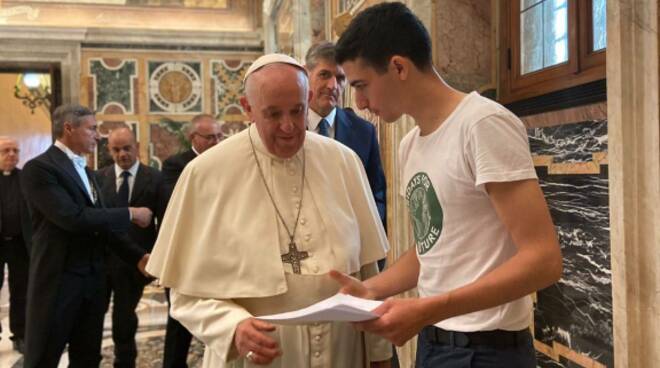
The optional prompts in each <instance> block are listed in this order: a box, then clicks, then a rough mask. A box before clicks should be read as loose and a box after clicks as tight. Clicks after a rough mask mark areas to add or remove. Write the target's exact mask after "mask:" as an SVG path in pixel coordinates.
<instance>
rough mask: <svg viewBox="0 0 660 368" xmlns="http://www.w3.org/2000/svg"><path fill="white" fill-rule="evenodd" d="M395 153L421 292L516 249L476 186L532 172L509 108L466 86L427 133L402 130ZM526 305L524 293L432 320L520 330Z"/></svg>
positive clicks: (491, 264)
mask: <svg viewBox="0 0 660 368" xmlns="http://www.w3.org/2000/svg"><path fill="white" fill-rule="evenodd" d="M399 160H400V161H399V162H401V167H402V176H401V178H402V188H401V194H402V195H403V196H404V197H405V198H406V202H407V203H408V209H409V211H410V215H411V216H410V217H411V222H412V225H413V230H414V238H415V242H416V246H417V257H418V259H419V263H420V274H419V280H418V285H417V286H418V289H419V293H420V295H421V296H422V297H428V296H434V295H439V294H443V293H446V292H448V291H450V290H453V289H456V288H459V287H461V286H464V285H466V284H469V283H471V282H473V281H475V280H477V279H479V278H480V277H482V276H483V275H485V274H487V273H488V272H490V271H492V270H493V269H495V268H496V267H498V266H499V265H501V264H502V263H504V262H506V261H507V260H508V259H509V258H511V257H512V256H513V255H514V254H515V253H516V246H515V245H514V243H513V240H512V239H511V236H510V235H509V233H508V231H507V230H506V228H505V226H504V224H503V223H502V222H501V220H500V219H499V217H498V216H497V213H496V212H495V208H494V207H493V205H492V204H491V202H490V199H489V197H488V194H487V192H486V189H485V187H484V184H485V183H488V182H509V181H516V180H522V179H530V178H536V171H535V170H534V164H533V162H532V158H531V154H530V151H529V142H528V140H527V132H526V130H525V127H524V125H523V124H522V122H521V121H520V120H519V119H518V118H517V117H516V116H515V115H513V114H512V113H511V112H510V111H508V110H506V109H505V108H504V107H502V106H501V105H499V104H497V103H496V102H493V101H491V100H488V99H487V98H484V97H481V96H480V95H479V94H478V93H476V92H472V93H470V94H469V95H467V96H466V97H465V98H464V99H463V100H462V101H461V102H460V104H459V105H458V106H457V107H456V109H455V110H454V112H452V113H451V115H450V116H449V117H448V118H447V119H446V120H445V122H444V123H443V124H441V125H440V127H439V128H438V129H436V131H434V132H433V133H431V134H429V135H426V136H424V137H421V136H420V135H419V127H415V128H414V129H413V130H412V131H411V132H409V133H408V134H407V135H406V136H405V137H404V138H403V140H402V142H401V146H400V149H399ZM521 216H524V214H521ZM531 312H532V302H531V298H530V297H529V296H527V297H524V298H520V299H517V300H515V301H513V302H510V303H507V304H503V305H500V306H497V307H494V308H490V309H487V310H482V311H478V312H474V313H469V314H465V315H461V316H457V317H454V318H450V319H447V320H444V321H441V322H439V323H437V324H436V326H438V327H440V328H444V329H446V330H452V331H463V332H469V331H487V330H495V329H503V330H521V329H524V328H526V327H528V326H529V322H530V315H531Z"/></svg>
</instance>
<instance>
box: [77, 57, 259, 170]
mask: <svg viewBox="0 0 660 368" xmlns="http://www.w3.org/2000/svg"><path fill="white" fill-rule="evenodd" d="M258 56H259V54H254V53H249V54H248V53H230V52H217V53H216V52H195V51H138V50H105V49H104V50H101V49H83V51H82V65H83V66H84V67H83V75H82V76H81V102H82V103H83V104H84V105H87V106H90V107H92V108H93V109H95V110H96V111H97V120H98V121H99V122H103V124H102V125H101V126H100V129H101V131H102V135H103V134H107V129H111V128H112V126H114V125H117V124H121V123H127V124H129V125H131V126H132V127H133V128H134V129H135V132H136V135H137V137H138V141H139V142H140V159H141V161H142V162H143V163H146V164H150V165H152V166H155V167H158V168H160V165H161V163H162V161H163V160H165V159H166V158H167V157H168V156H170V155H172V154H175V153H178V152H180V151H182V150H185V149H187V148H189V143H188V142H187V141H186V139H185V136H184V133H183V130H184V127H185V124H186V123H188V122H189V121H190V119H191V118H192V117H193V116H195V115H196V114H199V113H206V114H211V115H214V116H216V118H217V119H218V121H219V122H220V123H221V124H222V131H223V133H224V135H225V136H230V135H232V134H235V133H236V132H239V131H240V130H242V129H244V128H245V127H246V126H247V125H246V124H247V116H246V115H245V113H244V111H243V108H242V107H241V106H240V101H239V99H240V96H241V95H242V93H243V90H242V81H243V76H244V75H245V72H246V70H247V68H248V67H249V66H250V63H251V62H252V61H253V60H254V59H256V58H257V57H258ZM104 129H105V130H104ZM104 132H105V133H104ZM104 142H105V143H104ZM106 146H107V141H103V139H102V142H101V144H100V145H99V147H98V149H97V153H96V154H95V157H94V158H93V162H95V163H96V164H97V167H102V166H104V165H105V164H106V163H108V162H109V161H108V158H109V157H108V155H107V152H106V150H107V147H106Z"/></svg>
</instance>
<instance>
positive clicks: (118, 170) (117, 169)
mask: <svg viewBox="0 0 660 368" xmlns="http://www.w3.org/2000/svg"><path fill="white" fill-rule="evenodd" d="M139 167H140V160H135V163H134V164H133V166H131V168H130V169H128V172H130V173H131V176H132V177H135V175H137V171H138V168H139ZM123 172H124V169H122V168H121V167H119V165H117V164H115V178H117V179H119V178H120V177H121V173H123Z"/></svg>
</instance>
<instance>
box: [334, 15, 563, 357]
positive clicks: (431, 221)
mask: <svg viewBox="0 0 660 368" xmlns="http://www.w3.org/2000/svg"><path fill="white" fill-rule="evenodd" d="M337 62H338V63H339V64H341V65H342V67H343V68H344V70H345V72H346V75H347V77H348V80H349V82H350V84H351V86H353V88H354V89H355V99H356V102H357V106H358V107H359V108H361V109H369V110H370V111H371V112H373V113H375V114H377V115H379V116H380V117H381V118H382V119H383V120H385V121H388V122H392V121H395V120H397V119H399V118H400V117H401V115H403V114H408V115H410V116H411V117H413V118H414V119H415V121H416V124H417V126H416V127H415V128H414V129H413V130H412V131H411V132H410V133H408V135H406V137H405V138H404V139H403V141H402V142H401V147H400V151H399V160H400V163H401V167H402V172H401V179H402V183H403V185H402V188H401V189H400V192H401V195H403V196H404V197H405V199H406V201H407V203H408V208H409V210H410V215H411V221H412V225H413V230H414V237H415V243H416V247H415V248H412V249H410V250H409V251H408V252H406V253H405V254H404V255H402V256H401V258H400V259H399V260H398V261H397V262H396V263H395V264H394V265H392V266H391V267H390V268H388V269H386V270H385V272H383V273H381V274H380V275H378V276H376V277H374V278H372V279H369V280H367V281H365V282H363V283H360V282H359V281H357V280H355V279H351V278H349V277H348V276H346V275H342V274H339V273H337V272H332V273H331V275H332V276H333V277H334V278H335V279H337V281H339V282H340V283H341V284H342V285H343V287H342V291H343V292H346V293H350V294H354V295H357V296H361V297H366V298H372V299H385V298H387V297H390V296H392V295H396V294H399V293H401V292H403V291H406V290H409V289H411V288H414V287H418V290H419V293H420V298H418V299H388V300H386V301H385V302H384V303H383V304H382V305H381V306H380V307H379V308H378V309H377V310H376V313H377V314H379V315H380V318H378V319H375V320H373V321H369V322H365V323H360V324H357V326H358V328H363V329H365V330H367V331H371V332H374V333H376V334H379V335H382V336H384V337H386V338H388V339H389V340H391V341H392V342H393V343H395V344H397V345H402V344H403V343H404V342H406V341H407V340H409V339H410V338H411V337H413V336H414V335H415V334H418V333H419V343H418V352H417V366H418V367H507V368H508V367H535V366H536V364H535V354H534V348H533V345H532V338H531V334H530V332H529V324H530V322H531V318H532V316H531V313H532V303H531V299H530V296H529V294H531V293H533V292H535V291H536V290H539V289H541V288H544V287H547V286H549V285H551V284H552V283H554V282H556V281H557V280H558V279H559V277H560V276H561V272H562V259H561V252H560V249H559V244H558V242H557V236H556V232H555V228H554V226H553V224H552V220H551V218H550V214H549V211H548V208H547V205H546V202H545V198H544V197H543V193H542V192H541V189H540V188H539V185H538V181H537V178H536V173H535V171H534V166H533V163H532V159H531V155H530V152H529V146H528V141H527V135H526V131H525V128H524V126H523V124H522V123H521V122H520V120H519V119H518V118H516V117H515V116H514V115H513V114H512V113H511V112H509V111H508V110H506V109H505V108H503V107H502V106H500V105H499V104H497V103H495V102H493V101H490V100H488V99H486V98H483V97H481V96H479V94H477V93H476V92H473V93H470V94H465V93H462V92H459V91H456V90H454V89H452V88H451V87H449V86H448V85H447V84H446V83H445V82H444V81H443V80H442V78H441V77H440V76H439V75H438V73H437V72H436V70H435V69H434V67H433V65H432V59H431V41H430V37H429V34H428V32H427V30H426V29H425V28H424V26H423V25H422V23H421V22H420V20H419V19H418V18H417V17H416V16H415V15H414V14H412V12H411V11H410V10H409V9H408V8H406V7H405V5H403V4H400V3H383V4H379V5H376V6H373V7H371V8H369V9H366V10H365V11H363V12H362V13H360V14H358V15H357V16H356V17H355V18H354V19H353V21H352V22H351V24H350V25H349V27H348V29H347V30H346V31H345V32H344V34H343V35H342V36H341V38H340V39H339V42H338V44H337Z"/></svg>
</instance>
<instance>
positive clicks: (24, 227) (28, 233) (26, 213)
mask: <svg viewBox="0 0 660 368" xmlns="http://www.w3.org/2000/svg"><path fill="white" fill-rule="evenodd" d="M13 172H14V174H15V175H18V179H19V180H20V177H21V169H19V168H15V169H14V170H13ZM16 195H17V196H19V198H20V201H21V202H20V207H19V211H20V213H19V214H18V215H19V216H20V218H21V235H22V236H23V242H24V243H25V246H26V247H27V253H28V254H30V245H31V241H30V239H31V238H32V220H31V219H30V210H29V209H28V207H27V202H26V201H25V198H24V197H23V192H22V191H19V192H18V193H16ZM1 229H2V206H0V230H1Z"/></svg>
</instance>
